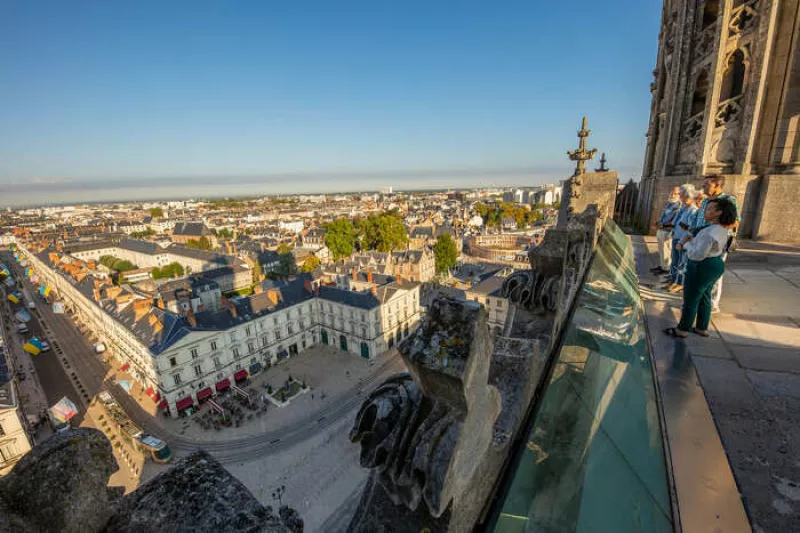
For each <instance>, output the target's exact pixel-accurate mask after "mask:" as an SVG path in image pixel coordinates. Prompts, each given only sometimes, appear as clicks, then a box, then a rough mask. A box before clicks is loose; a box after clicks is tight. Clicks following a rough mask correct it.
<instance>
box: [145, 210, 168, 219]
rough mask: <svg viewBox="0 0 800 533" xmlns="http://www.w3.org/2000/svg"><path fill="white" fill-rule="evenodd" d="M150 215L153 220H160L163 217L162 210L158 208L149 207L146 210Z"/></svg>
mask: <svg viewBox="0 0 800 533" xmlns="http://www.w3.org/2000/svg"><path fill="white" fill-rule="evenodd" d="M147 212H148V213H150V216H151V217H153V218H160V217H163V216H164V210H163V209H162V208H160V207H151V208H150V209H148V210H147Z"/></svg>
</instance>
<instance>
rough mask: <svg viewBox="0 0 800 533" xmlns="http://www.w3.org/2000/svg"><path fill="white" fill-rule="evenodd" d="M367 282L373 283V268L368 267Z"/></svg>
mask: <svg viewBox="0 0 800 533" xmlns="http://www.w3.org/2000/svg"><path fill="white" fill-rule="evenodd" d="M367 283H372V269H371V268H370V269H367Z"/></svg>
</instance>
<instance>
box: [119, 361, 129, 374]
mask: <svg viewBox="0 0 800 533" xmlns="http://www.w3.org/2000/svg"><path fill="white" fill-rule="evenodd" d="M130 367H131V365H129V364H128V363H125V364H124V365H122V366H121V367H119V369H120V370H122V371H123V372H127V371H128V369H129V368H130Z"/></svg>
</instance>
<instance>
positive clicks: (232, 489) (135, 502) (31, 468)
mask: <svg viewBox="0 0 800 533" xmlns="http://www.w3.org/2000/svg"><path fill="white" fill-rule="evenodd" d="M117 468H118V467H117V463H116V460H115V459H114V456H113V454H112V450H111V443H110V442H109V441H108V439H106V437H105V435H103V434H102V433H101V432H100V431H97V430H95V429H90V428H79V429H73V430H69V431H66V432H64V433H59V434H56V435H55V436H53V437H51V438H50V439H48V440H46V441H44V442H43V443H42V444H40V445H38V446H36V447H34V448H33V450H31V452H29V453H28V454H27V455H26V456H25V457H23V458H22V460H20V462H19V463H17V465H16V466H15V467H14V469H13V470H12V471H11V472H10V473H9V474H8V475H7V476H6V477H4V478H2V479H0V532H2V533H5V532H9V533H11V532H22V531H24V532H26V533H37V532H59V533H61V532H75V533H101V532H104V533H118V532H128V531H130V532H134V531H136V532H139V531H148V532H154V533H159V532H164V533H167V532H170V533H172V532H181V531H186V532H190V531H192V532H194V531H218V532H234V531H251V532H254V533H255V532H260V533H302V531H303V521H302V520H301V519H300V517H299V516H298V515H297V513H296V512H295V511H293V510H292V509H289V508H288V507H284V508H282V509H281V510H280V512H279V516H276V515H274V514H273V513H272V509H271V508H270V507H263V506H262V505H261V504H260V503H258V501H256V499H255V498H254V497H253V496H252V494H250V492H249V491H248V490H247V489H246V488H245V487H244V485H242V484H241V483H240V482H239V481H238V480H236V479H235V478H234V477H233V476H231V475H230V474H229V473H228V472H227V470H225V469H224V468H223V467H222V466H221V465H220V464H219V463H217V462H216V461H215V460H214V459H213V458H211V457H210V456H209V455H208V454H206V453H205V452H197V453H194V454H192V455H190V456H188V457H186V458H184V459H182V460H180V461H178V462H177V463H176V464H175V466H174V467H173V468H171V469H170V470H169V471H167V472H165V473H163V474H161V475H159V476H157V477H155V478H154V479H152V480H151V481H149V482H148V483H146V484H144V485H142V486H141V487H139V488H138V489H137V490H135V491H134V492H132V493H130V494H128V495H125V496H122V489H121V488H117V489H115V488H109V487H108V478H109V477H110V476H111V474H112V473H114V472H115V471H116V470H117Z"/></svg>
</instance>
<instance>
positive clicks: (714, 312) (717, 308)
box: [711, 307, 722, 315]
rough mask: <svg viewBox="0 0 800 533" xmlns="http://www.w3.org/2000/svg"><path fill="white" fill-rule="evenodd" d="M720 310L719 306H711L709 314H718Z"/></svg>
mask: <svg viewBox="0 0 800 533" xmlns="http://www.w3.org/2000/svg"><path fill="white" fill-rule="evenodd" d="M721 312H722V311H721V310H720V308H719V307H712V308H711V314H712V315H718V314H720V313H721Z"/></svg>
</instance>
